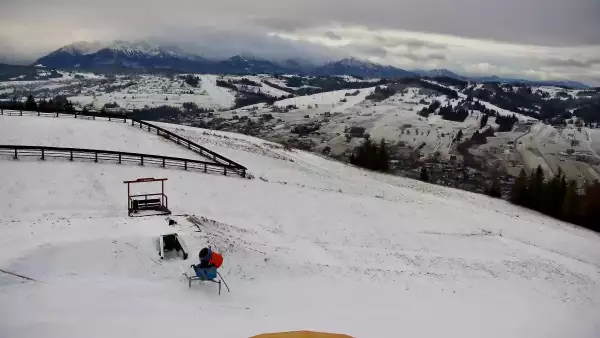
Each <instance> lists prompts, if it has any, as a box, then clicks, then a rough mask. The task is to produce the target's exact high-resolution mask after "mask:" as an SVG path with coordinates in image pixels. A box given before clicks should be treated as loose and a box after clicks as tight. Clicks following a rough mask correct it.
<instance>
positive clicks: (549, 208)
mask: <svg viewBox="0 0 600 338" xmlns="http://www.w3.org/2000/svg"><path fill="white" fill-rule="evenodd" d="M563 179H564V174H563V171H562V169H561V168H560V167H558V171H557V172H556V175H554V177H553V178H552V179H551V180H550V182H548V183H547V184H546V186H545V189H544V190H545V193H544V194H543V197H542V207H543V209H544V210H543V211H544V213H546V214H548V215H550V216H553V217H560V214H561V207H562V205H563V202H564V200H565V190H563V188H562V184H563V183H562V182H563Z"/></svg>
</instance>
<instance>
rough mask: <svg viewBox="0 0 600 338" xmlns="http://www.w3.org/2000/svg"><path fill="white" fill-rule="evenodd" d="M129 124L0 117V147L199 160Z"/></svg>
mask: <svg viewBox="0 0 600 338" xmlns="http://www.w3.org/2000/svg"><path fill="white" fill-rule="evenodd" d="M147 133H148V132H147V131H145V130H143V129H140V128H139V127H132V126H131V124H128V123H123V122H122V121H118V122H108V121H107V120H92V121H90V120H82V119H77V120H73V121H69V122H68V123H65V120H64V119H63V118H60V119H57V118H54V117H36V116H2V115H0V144H6V145H29V146H34V145H43V146H51V147H70V148H90V149H105V150H117V151H127V152H138V153H145V154H155V155H167V156H173V157H183V158H189V159H202V160H206V159H205V158H203V157H200V156H199V155H198V154H196V153H195V152H193V151H190V150H188V149H186V148H184V147H179V146H177V145H176V144H175V143H173V142H171V141H169V140H167V139H165V138H162V137H148V135H147Z"/></svg>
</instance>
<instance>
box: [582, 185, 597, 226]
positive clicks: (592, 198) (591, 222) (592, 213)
mask: <svg viewBox="0 0 600 338" xmlns="http://www.w3.org/2000/svg"><path fill="white" fill-rule="evenodd" d="M581 222H582V223H583V224H584V225H585V226H587V227H588V228H589V229H592V230H595V231H600V182H598V181H596V182H594V184H592V185H589V186H587V187H586V189H585V196H584V198H583V217H582V219H581Z"/></svg>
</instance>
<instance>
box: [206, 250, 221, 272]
mask: <svg viewBox="0 0 600 338" xmlns="http://www.w3.org/2000/svg"><path fill="white" fill-rule="evenodd" d="M209 263H211V264H214V265H215V266H216V267H217V269H218V268H220V267H221V265H223V256H221V255H220V254H218V253H216V252H214V251H213V253H212V256H211V258H210V260H209Z"/></svg>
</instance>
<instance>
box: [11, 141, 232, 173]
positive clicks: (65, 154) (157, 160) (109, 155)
mask: <svg viewBox="0 0 600 338" xmlns="http://www.w3.org/2000/svg"><path fill="white" fill-rule="evenodd" d="M0 156H11V157H12V158H13V159H19V158H21V157H36V158H39V159H40V160H46V159H49V158H56V159H66V160H69V161H74V160H86V161H93V162H100V161H102V162H106V161H109V162H114V163H118V164H122V163H134V164H138V165H142V166H145V165H151V166H157V167H162V168H175V169H182V170H194V171H202V172H205V173H219V174H223V175H228V174H236V175H239V171H238V170H239V169H238V168H236V167H233V166H230V165H226V164H222V163H215V162H207V161H200V160H191V159H187V158H180V157H171V156H161V155H152V154H142V153H130V152H124V151H112V150H100V149H85V148H63V147H44V146H23V145H0Z"/></svg>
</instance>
